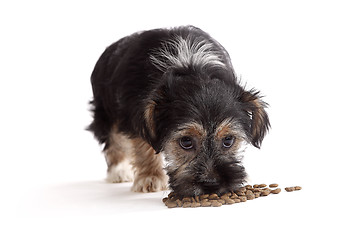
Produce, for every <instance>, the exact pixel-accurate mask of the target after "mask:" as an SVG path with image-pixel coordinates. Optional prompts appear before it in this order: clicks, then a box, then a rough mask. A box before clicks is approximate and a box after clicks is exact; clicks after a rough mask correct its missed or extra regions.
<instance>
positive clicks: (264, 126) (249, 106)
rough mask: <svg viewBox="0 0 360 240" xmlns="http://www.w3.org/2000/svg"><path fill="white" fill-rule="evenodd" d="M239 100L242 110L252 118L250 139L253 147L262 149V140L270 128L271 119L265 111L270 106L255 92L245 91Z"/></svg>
mask: <svg viewBox="0 0 360 240" xmlns="http://www.w3.org/2000/svg"><path fill="white" fill-rule="evenodd" d="M238 99H239V101H240V103H241V106H242V109H243V110H244V111H245V112H246V114H247V115H248V117H249V118H250V126H249V133H248V135H249V136H248V137H249V138H250V141H251V143H252V145H254V146H255V147H257V148H260V146H261V143H262V140H263V139H264V137H265V134H266V133H267V131H268V130H269V127H270V122H269V117H268V115H267V113H266V111H265V108H266V107H267V106H268V104H267V103H265V102H264V101H262V100H261V96H259V92H258V91H255V90H250V91H245V90H243V91H242V92H241V94H240V96H239V98H238Z"/></svg>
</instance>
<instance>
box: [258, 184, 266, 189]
mask: <svg viewBox="0 0 360 240" xmlns="http://www.w3.org/2000/svg"><path fill="white" fill-rule="evenodd" d="M266 186H267V185H266V184H264V183H263V184H259V188H264V187H266Z"/></svg>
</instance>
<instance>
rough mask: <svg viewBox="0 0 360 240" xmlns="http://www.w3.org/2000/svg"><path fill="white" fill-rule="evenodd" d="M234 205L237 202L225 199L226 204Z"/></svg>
mask: <svg viewBox="0 0 360 240" xmlns="http://www.w3.org/2000/svg"><path fill="white" fill-rule="evenodd" d="M234 203H235V201H234V200H233V199H231V198H227V199H225V204H234Z"/></svg>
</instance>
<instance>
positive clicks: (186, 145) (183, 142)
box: [180, 137, 194, 150]
mask: <svg viewBox="0 0 360 240" xmlns="http://www.w3.org/2000/svg"><path fill="white" fill-rule="evenodd" d="M180 146H181V147H182V148H183V149H185V150H189V149H192V148H193V147H194V145H193V141H192V139H191V138H190V137H182V138H180Z"/></svg>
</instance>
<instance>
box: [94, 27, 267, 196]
mask: <svg viewBox="0 0 360 240" xmlns="http://www.w3.org/2000/svg"><path fill="white" fill-rule="evenodd" d="M91 82H92V86H93V93H94V99H93V101H92V102H91V104H92V106H93V112H94V120H93V122H92V123H91V125H90V126H89V129H90V130H91V131H92V132H93V133H94V135H95V137H96V138H97V139H98V140H99V142H100V143H105V147H104V153H105V156H106V161H107V164H108V181H109V182H126V181H134V184H133V187H132V190H133V191H137V192H152V191H159V190H164V189H166V188H167V186H168V184H169V185H170V188H171V189H173V190H174V191H175V192H177V193H178V194H179V195H184V196H185V195H187V196H191V195H200V194H203V193H208V192H216V193H219V194H221V193H224V192H227V191H230V190H233V189H235V188H238V187H239V186H240V185H241V184H242V183H243V182H244V179H245V177H246V173H245V169H244V167H243V165H242V162H241V160H242V153H243V150H244V148H245V146H246V144H247V143H251V144H252V145H254V146H255V147H260V144H261V142H262V140H263V138H264V135H265V133H266V132H267V130H268V128H269V119H268V116H267V114H266V112H265V110H264V108H265V107H266V103H264V102H263V101H262V100H261V99H260V96H259V92H258V91H255V90H250V91H247V90H245V89H244V88H243V87H242V86H241V85H240V83H239V81H238V79H237V78H236V76H235V73H234V70H233V67H232V64H231V62H230V57H229V55H228V53H227V52H226V50H225V49H224V48H223V47H222V46H221V45H220V44H219V43H218V42H217V41H216V40H214V39H213V38H211V37H210V36H209V35H208V34H207V33H205V32H204V31H202V30H200V29H198V28H195V27H192V26H186V27H179V28H173V29H155V30H150V31H144V32H140V33H135V34H133V35H130V36H128V37H125V38H122V39H120V40H119V41H118V42H116V43H114V44H112V45H111V46H110V47H108V48H107V49H106V50H105V52H104V53H103V54H102V55H101V57H100V59H99V60H98V62H97V64H96V66H95V69H94V71H93V73H92V76H91ZM163 156H164V157H165V167H164V165H163Z"/></svg>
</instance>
